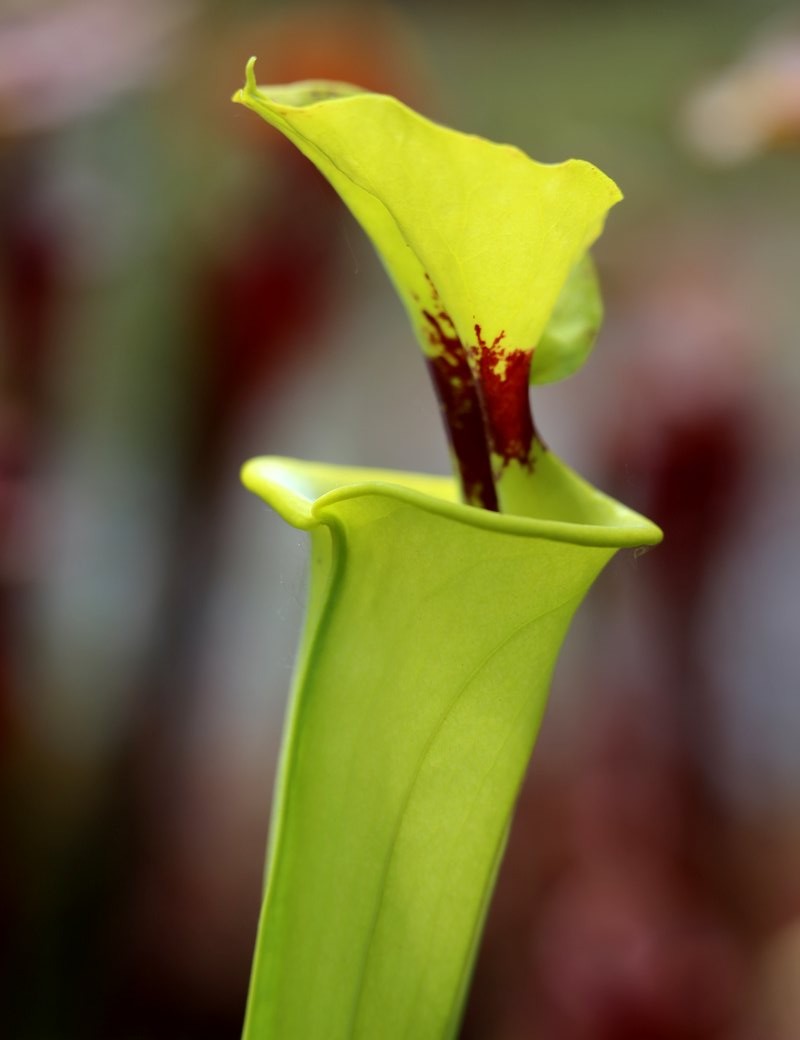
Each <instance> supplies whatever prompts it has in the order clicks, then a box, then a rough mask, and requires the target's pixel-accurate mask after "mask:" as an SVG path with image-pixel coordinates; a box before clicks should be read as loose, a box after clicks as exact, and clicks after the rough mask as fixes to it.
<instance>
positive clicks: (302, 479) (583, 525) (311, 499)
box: [241, 452, 663, 549]
mask: <svg viewBox="0 0 800 1040" xmlns="http://www.w3.org/2000/svg"><path fill="white" fill-rule="evenodd" d="M539 467H540V472H537V480H538V481H539V482H540V488H541V494H540V501H539V503H538V504H539V505H540V507H541V508H540V510H539V509H537V511H536V514H535V515H518V514H511V513H495V512H490V511H489V510H486V509H481V508H478V507H476V506H471V505H465V504H464V503H463V502H462V501H460V499H459V491H458V486H457V483H456V481H455V479H453V478H451V477H441V476H435V475H432V474H425V473H406V472H401V471H395V470H384V469H369V468H362V467H357V466H339V465H333V464H330V463H322V462H308V461H304V460H302V459H292V458H283V457H279V456H262V457H258V458H254V459H250V460H249V461H248V462H246V463H245V464H244V466H243V467H242V472H241V478H242V483H243V484H244V485H245V487H246V488H248V490H250V491H252V492H253V493H254V494H256V495H258V496H259V497H260V498H262V499H263V500H264V501H265V502H266V503H267V504H268V505H269V506H270V507H271V508H272V509H274V510H275V511H276V512H277V513H278V514H279V515H280V516H281V517H283V519H284V520H285V521H286V522H287V523H289V524H291V525H292V526H293V527H296V528H299V529H300V530H311V529H313V528H315V527H318V526H320V525H321V524H325V523H327V522H329V521H330V518H331V516H332V512H331V511H332V510H334V509H335V507H336V505H337V503H340V502H343V501H346V500H348V499H353V498H359V497H363V496H366V495H377V496H382V497H384V498H389V499H394V500H395V501H397V502H398V503H406V504H407V505H412V506H415V507H416V508H418V509H422V510H425V511H427V512H430V513H436V514H439V515H440V516H444V517H446V518H448V519H450V520H452V521H454V522H456V523H462V524H466V525H468V526H472V527H480V528H484V529H486V530H490V531H491V530H495V531H498V532H500V533H504V534H512V535H519V536H522V537H529V538H547V539H550V540H552V541H558V542H570V543H572V544H576V545H586V546H597V547H614V548H620V549H623V548H635V547H638V546H653V545H657V544H658V543H659V542H660V541H661V540H662V538H663V532H662V531H661V529H660V528H659V527H658V526H656V524H654V523H652V522H651V521H650V520H648V519H647V518H646V517H644V516H642V515H641V514H639V513H637V512H635V511H634V510H632V509H629V508H628V507H627V506H624V505H622V504H621V503H620V502H617V501H616V500H615V499H613V498H611V497H609V496H608V495H605V494H603V492H601V491H598V490H597V488H595V487H593V486H592V485H591V484H589V483H588V482H587V481H585V480H584V479H583V478H582V477H580V476H578V474H577V473H575V472H574V471H573V470H571V469H570V468H569V467H568V466H567V465H566V464H565V463H563V462H561V461H560V460H559V459H557V458H556V457H555V456H554V455H552V453H550V452H544V453H543V455H542V457H541V459H540V460H539Z"/></svg>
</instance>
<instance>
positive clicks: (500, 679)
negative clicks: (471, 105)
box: [235, 62, 661, 1040]
mask: <svg viewBox="0 0 800 1040" xmlns="http://www.w3.org/2000/svg"><path fill="white" fill-rule="evenodd" d="M235 100H237V101H240V102H242V103H244V104H245V105H247V106H248V107H249V108H251V109H253V110H254V111H255V112H257V113H258V114H259V115H261V116H263V118H264V119H266V120H267V122H269V123H271V124H272V125H273V126H275V127H276V128H277V129H278V130H280V131H281V132H283V133H284V134H285V135H286V136H287V137H288V138H289V139H290V140H291V141H292V142H293V143H294V144H295V145H296V146H297V147H298V148H299V149H300V150H301V151H302V152H303V153H304V154H305V155H306V156H308V158H309V159H310V160H311V161H312V162H313V163H315V165H316V166H317V167H318V168H319V170H320V171H321V172H322V173H323V174H324V175H325V176H326V177H327V179H328V180H329V181H330V182H331V184H332V185H333V187H334V188H335V189H336V190H337V191H338V193H339V194H340V196H341V197H342V199H343V201H344V202H345V203H346V204H347V205H348V207H349V208H350V209H351V211H352V212H353V214H354V215H355V216H356V218H357V219H358V220H359V222H360V223H361V224H362V226H363V227H364V229H365V230H366V232H367V234H368V235H369V236H370V237H371V239H372V241H373V243H374V244H375V246H376V249H377V251H378V253H379V255H380V257H381V259H382V260H383V263H384V265H385V267H386V269H387V271H388V273H389V275H390V277H391V278H392V280H393V282H394V284H395V286H396V288H397V290H398V293H399V295H400V298H401V300H402V301H403V303H404V305H405V307H406V310H407V311H408V314H409V317H410V319H411V323H412V326H413V328H414V330H415V332H416V335H417V339H418V341H419V343H420V345H421V347H422V350H423V352H424V355H425V358H426V361H427V363H428V366H429V368H430V371H431V375H432V377H433V382H434V386H435V388H436V391H437V394H438V398H439V404H440V408H441V411H442V415H443V418H444V421H445V425H446V428H447V431H448V435H449V438H450V445H451V450H452V455H453V463H454V471H455V473H456V479H452V480H451V479H446V478H437V477H428V476H422V475H418V474H401V473H391V472H386V471H364V470H354V469H348V468H345V467H331V466H325V465H321V464H315V463H299V462H296V461H291V460H282V459H256V460H253V461H252V462H250V463H248V464H247V466H246V467H245V469H244V471H243V478H244V481H245V483H246V485H247V486H248V487H250V488H251V489H252V490H254V491H255V492H256V493H258V494H260V495H261V496H262V497H263V498H264V499H265V500H266V501H267V502H268V503H269V504H270V505H271V506H272V507H273V508H274V509H275V510H277V511H278V512H279V513H280V514H281V515H282V516H283V517H284V519H286V520H287V521H288V522H289V523H291V524H293V525H294V526H295V527H298V528H300V529H302V530H306V531H308V532H310V536H311V547H312V567H311V577H310V589H309V607H308V614H307V619H306V626H305V630H304V634H303V638H302V641H301V646H300V651H299V657H298V664H297V670H296V674H295V685H294V690H293V694H292V700H291V706H290V711H289V717H288V720H287V728H286V733H285V739H284V749H283V755H282V761H281V767H280V772H279V777H278V784H277V791H276V796H275V806H274V810H273V817H272V829H271V836H270V850H269V855H268V870H267V881H266V888H265V893H264V903H263V908H262V914H261V920H260V924H259V932H258V940H257V948H256V957H255V961H254V967H253V974H252V979H251V989H250V997H249V1001H248V1011H247V1018H246V1023H245V1037H246V1040H267V1038H272V1037H280V1038H286V1040H317V1038H320V1040H321V1038H326V1040H345V1038H351V1037H358V1038H363V1040H367V1038H370V1040H372V1038H375V1037H381V1038H382V1040H395V1038H398V1040H399V1038H401V1037H406V1038H415V1040H439V1038H443V1037H450V1036H453V1035H454V1034H455V1033H456V1031H457V1028H458V1023H459V1019H460V1014H461V1009H462V1006H463V1000H464V996H465V993H466V988H467V985H468V981H469V976H470V971H471V967H472V964H473V960H474V956H475V951H476V949H477V944H478V940H479V936H480V930H481V925H482V922H483V919H484V915H485V912H486V908H487V905H488V901H489V897H490V894H491V890H492V886H493V882H494V879H495V876H496V872H497V868H498V865H499V862H500V857H501V855H502V850H503V847H504V842H505V838H506V835H507V831H508V827H509V823H510V819H511V814H512V810H513V805H514V801H515V799H516V796H517V793H518V790H519V785H520V783H521V780H522V776H523V774H524V771H525V768H526V766H527V762H528V759H529V756H530V752H531V748H532V746H533V742H534V740H535V736H536V732H537V730H538V726H539V722H540V719H541V715H542V711H543V708H544V704H545V700H546V695H547V689H548V686H549V681H550V676H551V673H552V669H553V666H554V663H555V660H556V656H557V653H558V650H559V648H560V645H561V642H562V640H563V637H564V635H565V633H566V630H567V627H568V624H569V621H570V619H571V617H572V615H573V613H574V611H575V609H576V608H577V606H578V605H579V603H580V602H581V600H582V598H583V596H584V595H585V593H586V591H587V590H588V588H589V586H590V585H591V583H592V581H593V580H594V578H595V577H596V576H597V574H598V573H599V571H600V570H601V569H602V567H603V566H604V565H605V563H606V562H607V561H608V560H609V559H610V557H611V556H612V555H613V554H614V552H615V551H616V550H617V549H618V548H620V547H625V546H637V545H645V544H654V543H655V542H657V541H658V540H659V539H660V537H661V534H660V532H659V531H658V529H657V528H656V527H655V526H654V525H652V524H650V523H649V522H648V521H647V520H645V519H644V518H643V517H641V516H638V515H637V514H635V513H633V512H632V511H630V510H628V509H626V508H625V507H624V506H622V505H620V504H618V503H616V502H614V501H613V500H611V499H609V498H607V497H606V496H605V495H602V494H601V493H600V492H599V491H597V490H595V489H594V488H592V487H591V486H590V485H588V484H587V483H586V482H585V481H583V480H582V479H581V478H580V477H578V476H577V475H576V474H574V473H573V472H572V471H571V470H570V469H569V468H568V467H567V466H565V465H564V464H563V463H561V462H560V461H559V460H558V459H557V458H556V457H555V456H554V455H553V454H552V453H551V452H550V451H548V450H546V449H545V448H544V446H543V444H542V442H541V439H540V438H539V436H538V433H537V431H536V429H535V427H534V424H533V420H532V417H531V412H530V405H529V399H528V385H529V381H533V382H537V381H538V382H546V381H549V380H552V379H558V378H561V377H563V376H565V375H568V374H570V372H572V371H574V370H575V369H576V368H578V367H579V366H580V365H581V364H582V362H583V360H584V359H585V357H586V356H587V354H588V352H589V350H590V349H591V345H592V342H593V339H594V334H595V332H596V330H597V327H598V325H599V322H600V318H601V307H600V302H599V294H598V291H597V284H596V280H595V278H594V272H593V269H592V266H591V262H590V260H589V258H588V256H587V253H586V251H587V249H588V247H589V245H590V244H591V242H592V241H593V240H594V239H595V237H596V236H597V234H598V233H599V231H600V229H601V227H602V223H603V220H604V217H605V214H606V212H607V210H608V209H609V207H610V206H612V205H613V204H614V203H615V202H616V201H617V200H618V199H619V198H620V194H619V191H618V189H617V188H616V186H615V185H614V184H613V182H612V181H610V180H609V179H608V178H607V177H606V176H605V175H604V174H602V173H600V171H598V170H597V169H595V168H594V167H593V166H591V165H590V164H588V163H585V162H580V161H570V162H566V163H561V164H558V165H552V166H547V165H543V164H540V163H536V162H534V161H533V160H531V159H529V158H528V157H527V156H525V155H523V153H521V152H520V151H518V150H517V149H515V148H512V147H509V146H506V145H497V144H492V143H491V142H488V141H485V140H483V139H481V138H478V137H473V136H470V135H466V134H461V133H458V132H456V131H453V130H449V129H446V128H444V127H441V126H438V125H437V124H435V123H432V122H430V121H428V120H426V119H424V118H423V117H422V116H420V115H418V114H417V113H415V112H413V111H411V110H410V109H408V108H407V107H405V106H404V105H402V104H401V103H400V102H399V101H397V100H395V99H393V98H390V97H385V96H381V95H373V94H368V93H364V92H362V91H360V90H358V88H355V87H352V86H348V85H343V84H335V83H321V82H313V83H301V84H294V85H292V86H285V87H274V88H272V87H259V86H257V85H256V82H255V78H254V73H253V65H252V62H251V63H250V64H249V65H248V70H247V78H246V84H245V87H244V88H243V89H242V90H241V91H239V92H238V93H237V94H236V96H235Z"/></svg>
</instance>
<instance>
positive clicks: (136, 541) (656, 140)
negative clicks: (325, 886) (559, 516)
mask: <svg viewBox="0 0 800 1040" xmlns="http://www.w3.org/2000/svg"><path fill="white" fill-rule="evenodd" d="M250 54H257V55H258V56H259V63H258V73H259V78H260V79H262V80H263V81H269V82H277V81H285V80H291V79H301V78H307V77H328V78H338V79H346V80H349V81H351V82H357V83H361V84H363V85H364V86H367V87H371V88H373V89H377V90H383V91H387V92H391V93H395V94H397V95H398V96H399V97H401V98H402V99H404V100H406V101H408V102H409V103H411V104H413V105H414V106H416V107H418V108H419V109H421V110H422V111H424V112H425V113H426V114H428V115H431V116H433V117H435V118H438V119H440V120H441V121H443V122H447V123H450V124H452V125H455V126H458V127H459V128H461V129H465V130H470V131H474V132H477V133H481V134H484V135H485V136H489V137H492V138H494V139H498V140H507V141H511V142H513V143H515V144H518V145H520V146H521V147H523V148H524V149H526V150H527V151H528V152H530V153H531V154H532V155H534V156H535V157H537V158H539V159H544V160H548V161H551V160H552V161H555V160H559V159H563V158H567V157H569V156H573V155H574V156H579V157H582V158H586V159H589V160H591V161H593V162H595V163H596V164H597V165H599V166H600V167H601V168H602V169H604V170H605V171H606V172H607V173H609V174H610V175H611V176H613V177H614V178H615V179H616V180H617V181H618V182H619V184H620V186H621V187H622V189H623V190H624V192H625V194H626V196H627V199H626V201H625V202H624V204H623V205H621V206H619V207H617V208H616V209H615V210H614V212H613V214H612V216H611V218H610V220H609V224H608V227H607V230H606V233H605V236H604V238H603V240H602V242H601V243H600V244H599V246H598V248H597V251H596V256H597V260H598V264H599V268H600V273H601V277H602V281H603V284H604V290H605V296H606V301H607V317H606V324H605V327H604V330H603V333H602V335H601V338H600V341H599V344H598V347H597V349H596V352H595V355H594V356H593V358H592V359H591V360H590V362H589V363H588V364H587V366H586V368H585V369H584V370H583V371H582V372H581V373H580V374H579V375H578V376H576V377H575V378H573V379H572V380H570V381H569V382H568V383H566V384H563V385H559V386H556V387H551V388H544V389H541V390H537V391H536V392H535V394H534V412H535V415H536V418H537V422H538V425H539V427H540V429H541V430H542V432H543V433H544V436H545V438H546V440H547V441H548V442H549V444H550V445H551V447H552V448H553V449H554V450H555V451H556V452H558V453H559V454H560V455H561V456H562V457H564V458H566V459H567V461H569V462H571V463H572V464H573V465H575V466H576V467H577V468H579V469H581V470H582V472H584V473H585V474H586V475H587V476H588V477H589V478H590V479H592V480H593V481H595V482H596V483H598V484H599V485H601V486H602V487H604V488H605V489H607V490H610V491H612V492H613V493H615V494H617V495H618V496H619V497H621V498H622V499H624V500H625V501H627V502H629V503H630V504H631V505H633V506H635V507H637V508H640V509H642V510H644V511H646V512H647V513H648V514H649V515H651V516H652V517H653V518H654V519H655V520H657V521H658V522H659V523H661V524H662V526H663V527H664V529H665V532H666V538H667V540H666V542H665V544H664V546H663V548H661V549H659V550H657V551H655V552H651V553H648V554H645V555H635V554H632V553H629V554H624V555H622V556H620V557H619V558H618V559H617V560H616V561H615V562H614V563H613V564H612V565H611V567H610V568H609V570H608V571H607V573H606V574H605V575H604V576H603V578H602V579H601V581H600V583H599V584H598V586H597V588H596V589H595V591H594V592H593V594H592V596H591V597H590V600H589V602H588V603H587V604H586V606H585V607H584V608H583V610H582V612H581V614H580V615H579V618H578V619H577V622H576V626H575V629H574V631H573V633H572V635H571V636H570V639H569V642H568V647H567V651H566V654H565V656H564V659H563V661H562V663H561V665H560V666H559V670H558V673H557V676H556V681H555V687H554V696H553V701H552V705H551V709H550V710H549V712H548V715H547V719H546V722H545V725H544V727H543V731H542V736H541V740H540V743H539V746H538V748H537V754H536V756H535V759H534V764H533V766H532V769H531V772H530V776H529V778H528V780H527V782H526V785H525V788H524V791H523V795H522V799H521V802H520V808H519V813H518V818H517V822H516V826H515V829H514V832H513V836H512V841H511V845H510V849H509V855H508V858H507V860H506V863H505V866H504V869H503V873H502V876H501V879H500V885H499V889H498V893H497V897H496V900H495V903H494V906H493V910H492V913H491V916H490V920H489V924H488V928H487V933H486V938H485V942H484V946H483V950H482V953H481V957H480V959H479V963H478V969H477V974H476V979H475V984H474V987H473V992H472V995H471V998H470V1003H469V1007H468V1010H467V1016H466V1020H465V1025H464V1030H463V1034H464V1037H466V1038H475V1040H478V1038H491V1040H517V1038H523V1037H533V1036H535V1037H537V1038H541V1040H627V1038H629V1037H630V1038H636V1040H645V1038H647V1040H659V1038H665V1040H666V1038H670V1040H672V1038H681V1040H684V1038H690V1037H691V1038H697V1040H707V1038H716V1037H719V1038H726V1040H728V1038H733V1040H796V1038H797V1037H798V1036H800V1007H799V1006H798V998H797V995H798V992H800V916H799V915H800V881H798V878H800V754H798V751H797V749H798V746H799V745H800V663H799V659H800V621H798V616H799V615H798V606H797V597H798V589H800V558H798V553H797V548H796V539H797V531H798V529H800V478H799V477H798V455H799V453H800V408H799V407H798V402H800V360H799V358H798V351H797V342H798V329H800V292H798V285H800V149H798V148H797V145H798V143H799V142H800V16H798V13H797V11H796V10H794V11H793V10H792V9H791V7H790V5H788V4H782V3H777V2H772V0H718V2H713V0H695V2H693V3H686V2H674V3H672V4H641V3H633V2H622V0H607V2H606V3H603V4H600V3H591V2H589V0H584V2H578V0H567V2H560V3H556V2H554V0H549V2H546V0H541V2H531V3H527V4H523V3H519V4H512V3H509V2H506V0H496V2H495V3H492V4H478V3H474V4H472V3H462V4H460V5H457V6H456V5H446V4H444V3H433V2H430V0H429V2H428V3H425V4H423V3H421V2H419V3H399V2H396V3H394V4H390V3H363V4H334V3H328V4H324V5H321V6H317V7H314V6H311V5H306V4H300V3H296V4H279V3H268V2H260V3H259V2H254V0H251V2H246V0H238V2H230V3H222V2H211V0H206V2H202V0H137V2H134V0H19V2H17V3H15V2H13V0H5V2H4V6H3V8H2V11H1V12H0V798H1V801H0V811H1V812H2V843H1V844H0V987H2V989H3V994H2V1008H1V1009H0V1023H2V1032H3V1035H5V1036H9V1037H14V1038H15V1040H39V1038H42V1040H48V1038H51V1037H55V1036H58V1037H59V1038H61V1040H71V1038H81V1040H95V1038H97V1040H100V1038H102V1040H160V1038H165V1040H166V1038H167V1037H169V1038H170V1040H172V1038H175V1037H183V1036H187V1037H188V1036H191V1037H192V1038H193V1040H202V1038H204V1037H208V1038H211V1037H213V1038H215V1040H226V1038H235V1037H237V1036H238V1034H239V1030H240V1025H241V1018H242V1011H243V1002H244V995H245V990H246V984H247V974H248V967H249V960H250V956H251V951H252V944H253V938H254V932H255V922H256V914H257V909H258V898H259V887H260V878H261V869H262V859H263V851H264V843H265V838H266V827H267V819H268V810H269V798H270V788H271V782H272V775H273V770H274V764H275V754H276V750H277V746H278V741H279V733H280V725H281V719H282V712H283V708H284V703H285V698H286V694H287V687H288V683H289V678H290V674H291V668H292V661H293V655H294V650H295V645H296V639H297V633H298V626H299V622H300V618H301V611H302V604H303V599H304V575H305V544H304V538H303V537H302V536H300V535H299V534H298V533H296V532H294V531H291V530H287V529H285V528H284V527H283V526H282V524H281V523H280V521H278V520H277V519H276V518H275V517H274V516H272V515H271V514H269V513H268V511H267V510H266V509H265V508H264V507H263V506H262V505H260V504H259V502H258V501H256V500H255V499H254V498H251V497H250V496H248V495H247V494H246V493H245V492H244V491H243V490H242V488H241V487H240V485H239V483H238V476H237V474H238V468H239V466H240V464H241V463H242V462H243V461H244V460H245V459H246V458H247V457H249V456H251V455H254V454H264V453H270V454H291V455H297V456H300V457H306V458H315V459H320V460H329V461H337V462H348V463H363V464H369V465H380V466H386V467H397V468H405V469H424V470H432V471H440V472H444V471H446V469H447V465H448V463H447V453H446V449H445V442H444V436H443V433H442V431H441V429H440V427H439V420H438V415H437V410H436V405H435V402H434V398H433V394H432V391H431V389H430V388H429V386H428V385H427V378H426V375H425V372H424V366H423V365H422V364H421V362H420V358H419V356H418V352H417V348H416V346H415V344H414V342H413V339H412V336H411V333H410V330H409V329H408V328H407V326H406V321H405V317H404V315H403V313H402V311H401V308H400V305H399V303H398V302H397V301H396V299H395V298H394V296H393V294H392V291H391V289H390V287H389V285H388V282H387V280H386V279H385V277H384V275H383V273H382V271H381V270H380V268H379V265H378V262H377V260H376V259H375V257H374V255H373V254H372V251H371V249H370V247H369V246H368V244H367V243H366V242H365V240H364V238H363V236H362V234H361V232H360V231H359V229H358V228H357V227H356V226H355V224H354V223H353V221H352V220H351V219H350V218H349V216H348V215H347V214H346V212H345V211H344V209H343V207H342V206H341V205H340V204H339V202H338V200H337V199H336V198H335V197H334V196H333V194H332V193H331V191H330V190H329V189H328V188H327V186H326V185H325V184H324V183H322V181H321V179H320V178H319V177H318V176H317V175H316V173H315V172H314V171H313V170H312V169H311V168H310V167H308V166H307V165H306V164H305V160H302V159H301V158H299V157H298V156H296V155H295V154H293V153H292V151H291V149H290V148H288V147H287V146H286V145H285V142H283V141H282V140H280V139H279V138H278V136H277V135H276V134H275V133H274V132H273V131H271V130H270V129H269V128H267V127H266V125H264V124H262V123H261V122H260V121H259V120H258V119H257V118H256V117H255V116H253V115H252V114H250V113H248V112H246V111H245V110H244V109H242V108H240V107H238V106H233V105H231V104H229V102H228V98H229V96H230V94H231V93H232V91H233V90H235V89H236V87H237V86H238V85H239V84H240V82H241V80H242V76H243V69H244V63H245V60H246V59H247V57H249V55H250ZM409 161H413V157H410V156H398V162H409ZM309 999H313V994H309Z"/></svg>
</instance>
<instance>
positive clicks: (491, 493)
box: [422, 283, 498, 512]
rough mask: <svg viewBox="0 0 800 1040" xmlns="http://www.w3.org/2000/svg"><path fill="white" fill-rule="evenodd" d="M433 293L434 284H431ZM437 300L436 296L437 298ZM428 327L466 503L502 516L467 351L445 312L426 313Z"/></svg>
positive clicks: (443, 410) (433, 367)
mask: <svg viewBox="0 0 800 1040" xmlns="http://www.w3.org/2000/svg"><path fill="white" fill-rule="evenodd" d="M431 288H432V290H433V292H434V293H435V290H434V289H433V284H432V283H431ZM434 299H436V300H437V302H438V298H437V296H434ZM422 315H423V317H424V318H425V321H426V322H427V323H428V326H429V329H428V341H429V342H430V344H431V346H433V347H435V348H437V352H436V354H435V355H434V356H433V357H431V356H429V357H428V358H427V361H428V369H429V371H430V373H431V378H432V379H433V385H434V387H435V389H436V396H437V397H438V399H439V410H440V411H441V414H442V419H443V420H444V425H445V429H446V430H447V436H448V440H449V441H450V447H451V449H452V452H453V455H454V456H455V458H456V462H457V464H458V470H459V475H460V477H461V484H462V488H463V491H464V498H465V500H466V501H467V502H468V503H469V504H470V505H475V506H482V507H483V508H484V509H491V510H494V511H495V512H497V510H498V503H497V492H496V491H495V486H494V480H493V477H492V466H491V461H490V458H489V450H488V446H487V441H486V430H485V429H484V424H483V413H482V411H481V402H480V398H479V396H478V390H477V388H476V386H475V381H474V378H473V375H472V371H471V369H470V366H469V361H468V359H467V352H466V350H465V349H464V345H463V344H462V342H461V340H460V339H459V337H458V334H457V333H456V330H455V326H454V325H453V322H452V320H451V319H450V316H449V315H448V314H447V313H446V311H444V310H439V311H438V312H437V314H436V315H434V314H431V312H430V311H426V310H423V311H422Z"/></svg>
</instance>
